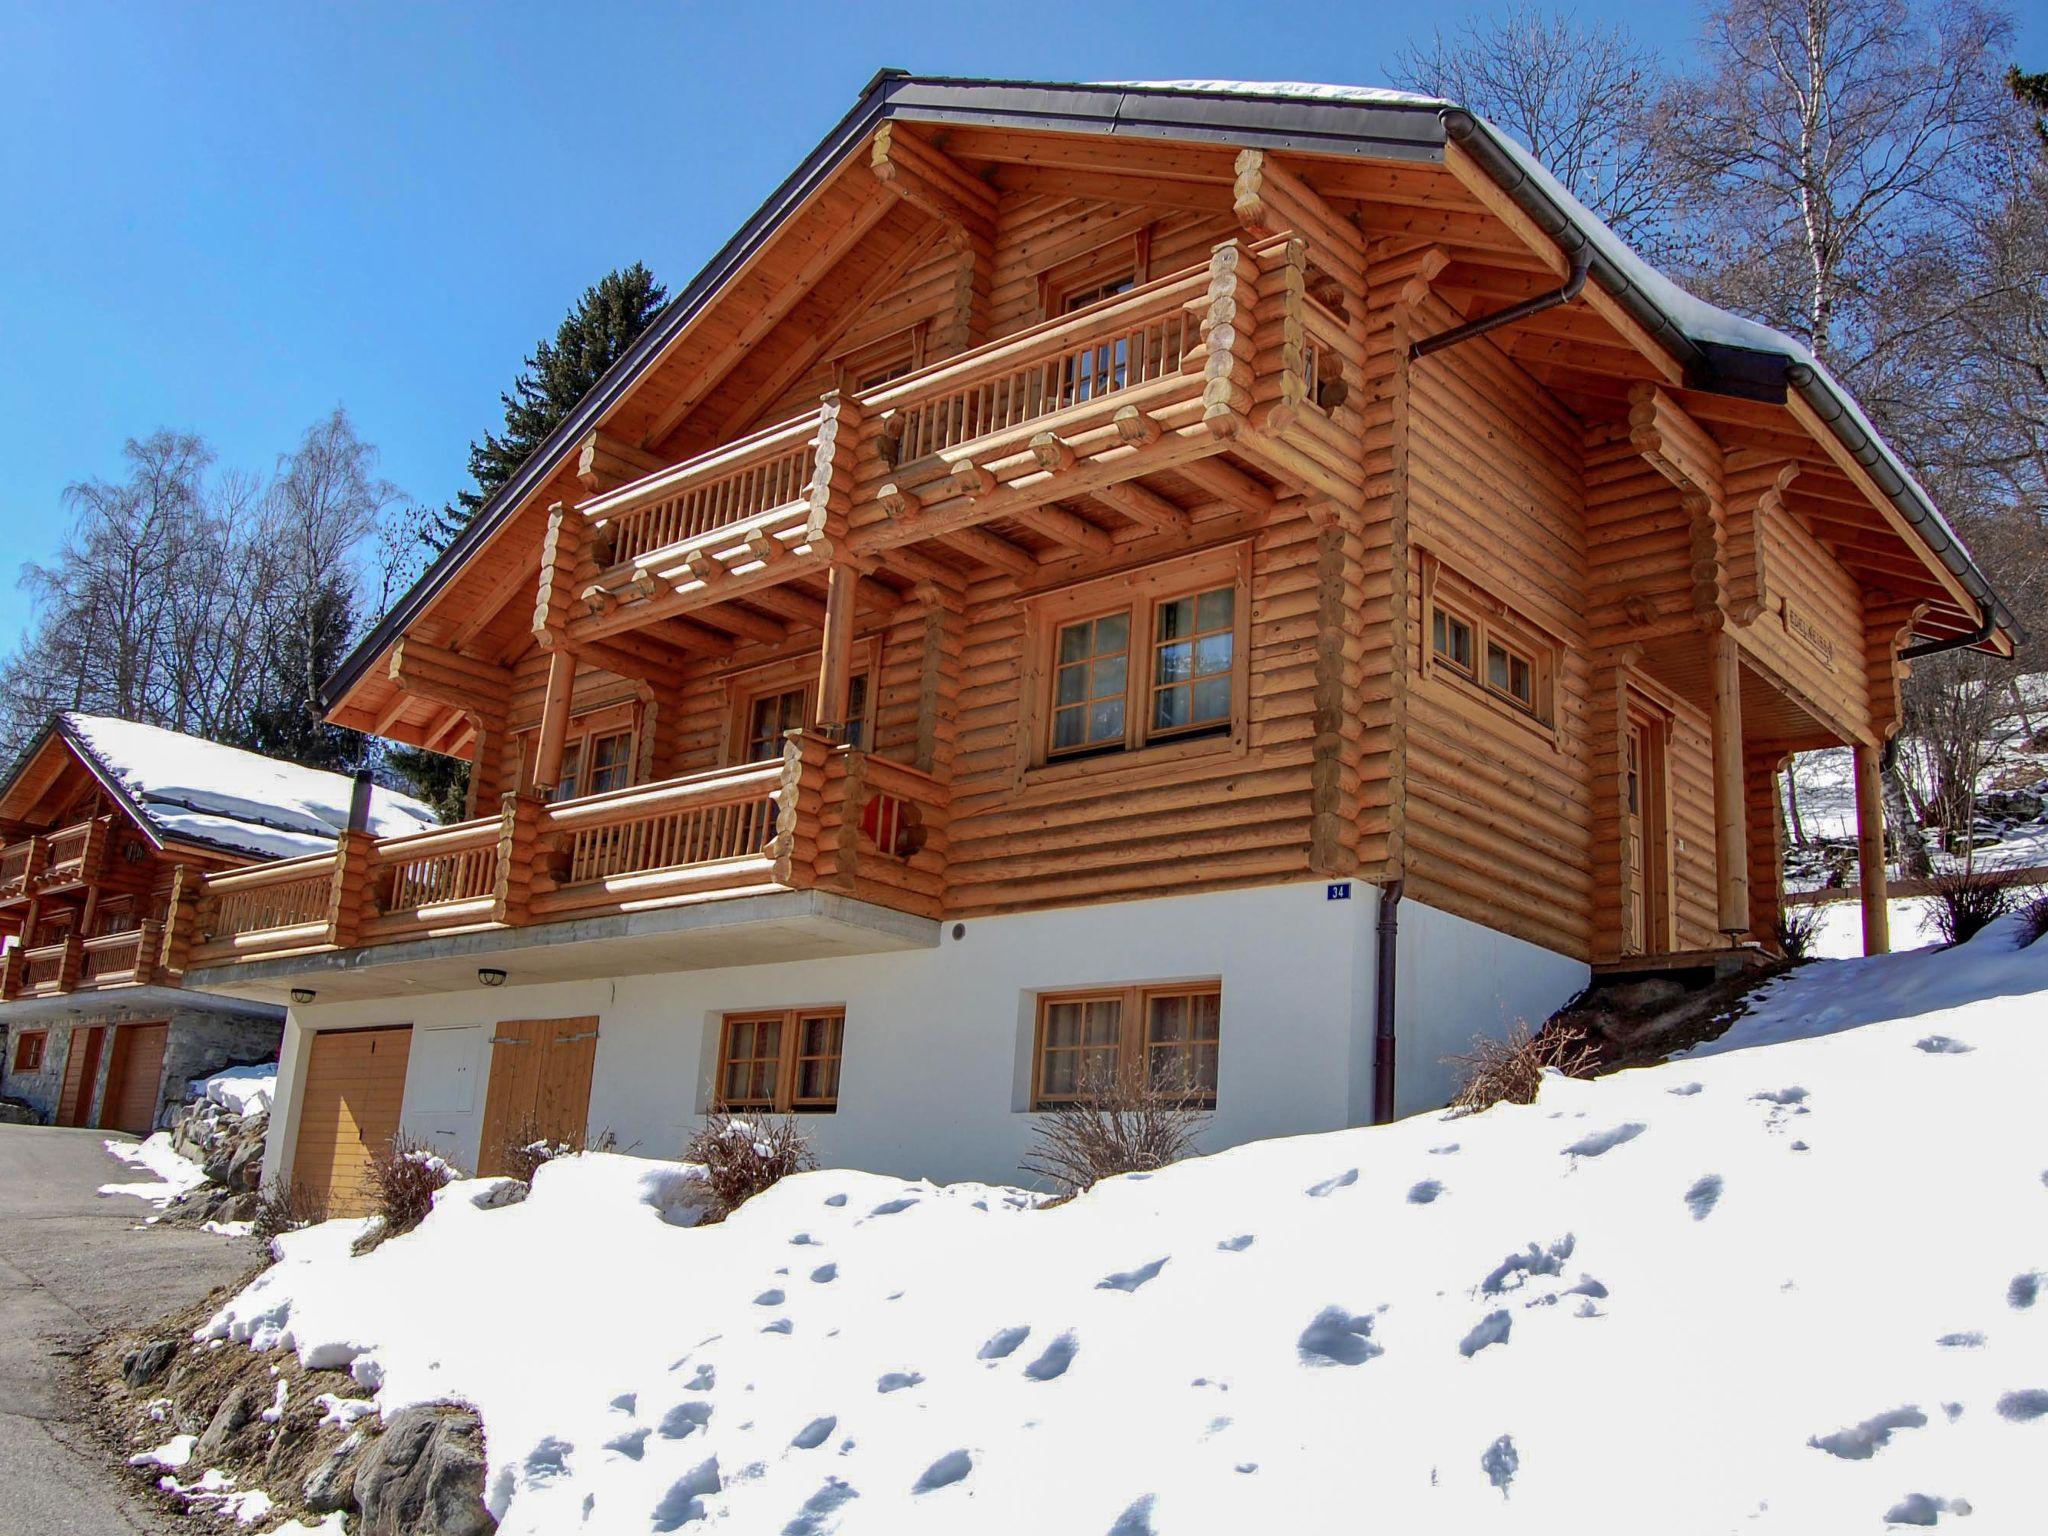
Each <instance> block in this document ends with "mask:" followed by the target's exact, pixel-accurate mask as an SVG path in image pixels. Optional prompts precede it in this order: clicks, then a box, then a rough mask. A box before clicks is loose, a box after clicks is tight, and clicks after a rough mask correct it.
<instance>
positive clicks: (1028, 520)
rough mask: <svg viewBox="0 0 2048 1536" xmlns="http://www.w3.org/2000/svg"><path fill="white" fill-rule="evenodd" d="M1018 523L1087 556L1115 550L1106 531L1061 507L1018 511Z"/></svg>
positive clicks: (1113, 542) (1112, 541) (1114, 543)
mask: <svg viewBox="0 0 2048 1536" xmlns="http://www.w3.org/2000/svg"><path fill="white" fill-rule="evenodd" d="M1017 521H1018V522H1020V523H1022V524H1023V525H1024V526H1025V527H1027V528H1031V529H1035V530H1036V531H1037V532H1039V533H1042V534H1044V535H1045V536H1046V537H1047V538H1048V539H1051V540H1052V541H1053V542H1054V543H1057V544H1064V545H1066V546H1067V548H1069V549H1075V550H1080V551H1082V552H1084V553H1087V554H1091V555H1106V554H1108V553H1109V552H1110V551H1111V550H1112V549H1114V548H1115V547H1116V541H1115V540H1114V539H1112V538H1111V537H1110V536H1109V534H1108V533H1107V532H1106V531H1105V530H1103V529H1101V528H1098V527H1096V526H1095V525H1094V524H1093V523H1091V522H1089V521H1088V520H1087V519H1086V518H1084V517H1078V516H1076V515H1075V514H1074V513H1072V512H1069V511H1067V510H1066V509H1065V508H1064V507H1055V506H1043V507H1033V508H1031V509H1030V510H1029V511H1026V512H1019V513H1018V514H1017Z"/></svg>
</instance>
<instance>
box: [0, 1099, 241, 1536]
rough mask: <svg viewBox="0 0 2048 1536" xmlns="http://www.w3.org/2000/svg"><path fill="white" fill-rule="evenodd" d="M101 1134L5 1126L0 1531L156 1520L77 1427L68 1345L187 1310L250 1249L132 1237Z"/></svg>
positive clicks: (128, 1206) (85, 1528)
mask: <svg viewBox="0 0 2048 1536" xmlns="http://www.w3.org/2000/svg"><path fill="white" fill-rule="evenodd" d="M106 1137H107V1133H106V1132H105V1131H66V1130H50V1129H45V1128H42V1127H37V1126H17V1125H0V1532H4V1533H6V1536H30V1533H42V1532H51V1533H54V1532H62V1533H64V1536H103V1533H106V1536H114V1533H119V1536H127V1533H130V1532H135V1531H155V1530H158V1529H160V1528H163V1526H162V1516H161V1515H160V1513H159V1512H158V1511H156V1510H155V1509H153V1508H152V1507H150V1506H147V1505H145V1504H144V1503H142V1502H141V1501H140V1500H139V1499H137V1498H136V1497H135V1496H134V1494H133V1492H132V1488H131V1486H130V1483H129V1481H128V1479H127V1478H126V1477H125V1476H124V1475H123V1474H121V1473H120V1472H118V1471H115V1470H113V1469H112V1468H111V1467H110V1465H109V1457H108V1456H107V1454H106V1452H105V1451H104V1450H103V1449H102V1448H101V1447H100V1446H99V1445H97V1444H95V1443H94V1442H93V1441H92V1440H90V1439H89V1438H88V1437H87V1434H86V1431H85V1429H84V1427H83V1426H82V1425H81V1424H80V1423H79V1422H78V1419H77V1412H76V1406H75V1404H74V1403H73V1402H72V1401H71V1398H70V1395H69V1392H68V1390H67V1387H66V1384H65V1383H64V1381H63V1379H62V1376H63V1372H64V1368H65V1364H66V1360H65V1356H64V1354H63V1353H62V1352H63V1351H65V1350H67V1349H69V1348H70V1347H72V1346H74V1345H75V1344H77V1343H79V1342H81V1341H83V1340H84V1339H85V1338H86V1337H88V1336H90V1335H91V1334H93V1333H95V1332H97V1331H98V1330H99V1329H101V1328H104V1327H108V1326H110V1325H112V1324H115V1323H122V1322H136V1321H141V1320H144V1319H147V1318H149V1317H152V1316H155V1315H156V1314H158V1313H160V1312H165V1311H168V1310H171V1309H172V1308H176V1307H184V1306H189V1305H191V1303H193V1302H195V1301H197V1300H198V1299H199V1298H200V1297H202V1296H204V1295H205V1294H206V1293H207V1291H209V1290H211V1289H212V1288H213V1287H214V1286H216V1285H221V1284H224V1283H225V1282H227V1281H230V1280H233V1279H235V1278H237V1277H238V1276H240V1275H242V1274H244V1273H246V1272H247V1270H248V1268H249V1265H250V1264H251V1262H252V1261H253V1259H254V1256H255V1255H254V1253H253V1251H252V1249H251V1248H250V1247H249V1246H248V1245H246V1244H240V1243H227V1242H224V1241H222V1240H221V1239H220V1238H218V1237H214V1236H211V1235H209V1234H207V1233H203V1232H193V1231H189V1230H181V1229H174V1228H157V1229H152V1230H150V1231H148V1232H137V1231H136V1230H135V1227H136V1226H137V1224H138V1223H139V1222H140V1221H141V1220H142V1219H143V1218H144V1217H145V1216H147V1215H148V1208H147V1207H146V1206H141V1205H137V1204H136V1203H135V1202H134V1201H133V1200H122V1199H114V1198H108V1197H105V1196H101V1195H99V1194H96V1193H95V1191H96V1190H97V1188H98V1186H99V1185H100V1184H101V1183H103V1182H105V1181H106V1180H109V1179H116V1178H119V1177H121V1176H122V1174H123V1171H124V1170H123V1169H122V1166H121V1164H120V1163H118V1162H116V1161H115V1160H114V1159H112V1158H111V1157H109V1156H108V1155H107V1154H106V1152H105V1151H104V1150H103V1149H102V1147H101V1143H102V1142H103V1141H104V1140H105V1139H106Z"/></svg>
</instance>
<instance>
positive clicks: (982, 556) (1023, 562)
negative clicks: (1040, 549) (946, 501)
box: [939, 527, 1038, 576]
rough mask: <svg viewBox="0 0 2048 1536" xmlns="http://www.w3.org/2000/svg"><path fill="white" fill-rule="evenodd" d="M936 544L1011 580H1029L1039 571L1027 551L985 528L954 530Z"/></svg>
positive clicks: (1035, 562)
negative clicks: (1020, 578)
mask: <svg viewBox="0 0 2048 1536" xmlns="http://www.w3.org/2000/svg"><path fill="white" fill-rule="evenodd" d="M939 540H940V542H941V543H944V544H950V545H951V546H952V547H953V548H955V549H957V550H959V551H960V553H961V554H963V555H969V556H972V557H973V558H974V559H976V560H979V561H981V562H983V563H984V564H986V565H992V566H994V567H995V568H996V569H997V570H999V571H1008V572H1009V573H1010V574H1011V575H1012V576H1029V575H1032V574H1033V573H1035V572H1036V571H1037V570H1038V561H1037V559H1036V558H1034V557H1033V555H1032V553H1031V551H1030V550H1028V549H1025V548H1024V547H1023V546H1021V545H1018V544H1012V543H1011V542H1010V541H1009V540H1008V539H1006V538H1003V537H1002V536H1001V535H1000V534H994V533H990V532H989V531H988V530H987V529H985V528H972V527H969V528H955V529H952V530H951V531H950V532H947V533H943V534H941V535H939Z"/></svg>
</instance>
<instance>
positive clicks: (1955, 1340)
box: [1934, 1333, 1984, 1349]
mask: <svg viewBox="0 0 2048 1536" xmlns="http://www.w3.org/2000/svg"><path fill="white" fill-rule="evenodd" d="M1934 1342H1935V1343H1937V1344H1939V1345H1940V1346H1941V1347H1942V1348H1943V1349H1982V1348H1983V1347H1984V1335H1983V1334H1981V1333H1944V1334H1943V1335H1942V1336H1941V1337H1940V1338H1938V1339H1936V1340H1935V1341H1934Z"/></svg>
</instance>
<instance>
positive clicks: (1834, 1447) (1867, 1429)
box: [1806, 1403, 1927, 1461]
mask: <svg viewBox="0 0 2048 1536" xmlns="http://www.w3.org/2000/svg"><path fill="white" fill-rule="evenodd" d="M1926 1425H1927V1415H1926V1414H1924V1413H1922V1412H1921V1411H1920V1410H1919V1409H1918V1408H1915V1407H1914V1406H1913V1405H1912V1404H1910V1403H1908V1404H1907V1405H1906V1406H1905V1407H1903V1408H1893V1409H1891V1410H1890V1411H1889V1412H1886V1413H1880V1414H1878V1415H1877V1417H1875V1418H1871V1419H1865V1420H1864V1421H1863V1422H1862V1423H1861V1424H1851V1425H1850V1426H1849V1427H1848V1428H1847V1429H1838V1430H1835V1431H1834V1432H1833V1433H1831V1434H1825V1435H1810V1436H1808V1437H1807V1441H1806V1443H1807V1444H1808V1445H1810V1446H1812V1447H1813V1448H1814V1449H1815V1450H1817V1451H1826V1452H1827V1453H1828V1454H1829V1455H1830V1456H1839V1457H1840V1458H1841V1459H1842V1460H1844V1461H1868V1460H1870V1458H1871V1457H1873V1456H1875V1455H1876V1454H1877V1453H1878V1452H1879V1451H1881V1450H1883V1449H1884V1448H1885V1447H1886V1446H1887V1445H1890V1444H1891V1441H1892V1436H1893V1435H1894V1434H1895V1433H1897V1432H1898V1431H1899V1430H1902V1429H1924V1428H1925V1427H1926Z"/></svg>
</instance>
